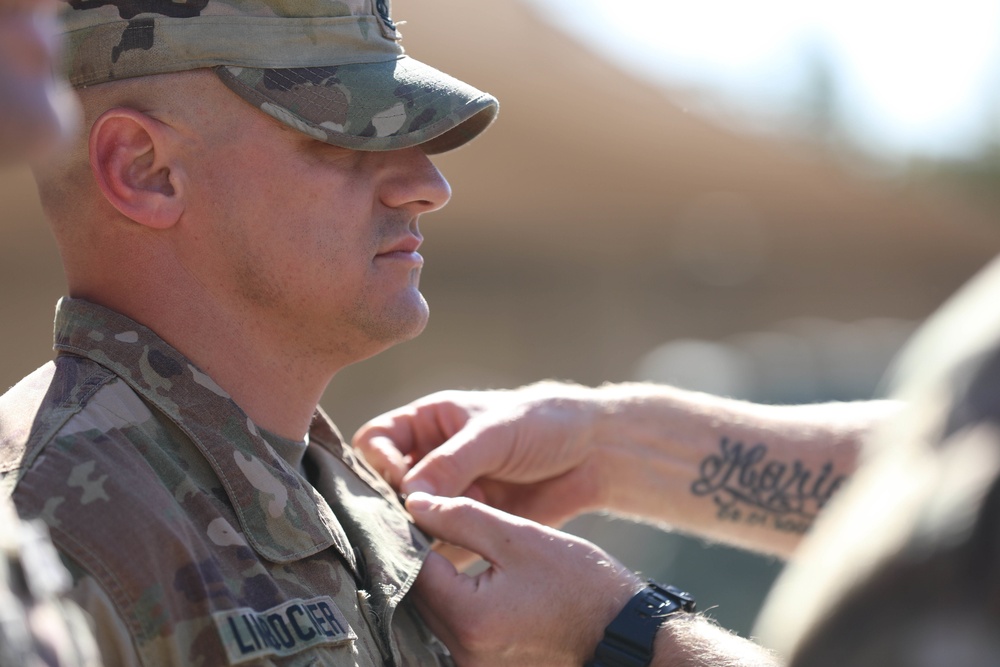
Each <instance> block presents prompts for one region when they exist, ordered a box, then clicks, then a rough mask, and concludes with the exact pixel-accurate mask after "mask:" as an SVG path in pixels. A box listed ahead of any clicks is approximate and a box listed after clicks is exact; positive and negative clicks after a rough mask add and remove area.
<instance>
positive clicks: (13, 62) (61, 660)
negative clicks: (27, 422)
mask: <svg viewBox="0 0 1000 667" xmlns="http://www.w3.org/2000/svg"><path fill="white" fill-rule="evenodd" d="M58 41H59V40H58V28H57V23H56V20H55V3H54V2H49V1H41V0H26V1H20V0H9V1H8V2H5V3H4V4H3V5H0V165H10V164H13V163H15V162H21V161H23V160H27V159H37V158H39V157H40V156H41V155H43V154H44V153H45V152H46V151H50V150H53V149H54V148H55V147H56V146H57V145H58V143H59V141H60V140H61V139H65V138H67V137H68V135H69V134H70V132H71V130H72V128H73V126H74V125H75V121H76V112H77V108H76V104H75V101H74V99H73V97H72V94H71V93H70V92H69V91H68V88H67V87H66V86H65V84H63V83H62V82H61V81H60V80H58V79H57V78H56V77H55V76H53V73H52V72H53V69H54V63H55V59H56V55H57V45H58ZM0 234H2V230H0ZM0 296H2V295H0ZM4 463H7V461H4ZM7 472H9V468H8V466H6V465H5V466H4V467H2V468H0V479H3V478H4V477H5V476H6V473H7ZM68 587H69V574H68V573H67V572H66V570H65V568H63V566H62V564H61V563H60V562H59V557H58V555H57V554H56V552H55V550H54V549H53V548H52V544H51V542H50V541H49V539H48V534H47V531H46V530H45V527H44V524H42V523H40V522H31V523H23V522H21V520H20V519H19V518H18V516H17V515H16V513H15V512H14V508H13V507H12V506H11V504H10V503H9V501H8V499H6V498H4V499H3V500H2V501H0V665H2V666H3V667H21V666H25V665H29V666H35V665H38V666H41V665H49V666H56V665H63V666H66V665H77V666H84V665H90V666H96V665H98V664H99V662H100V660H99V656H98V654H97V647H96V645H95V643H94V640H93V637H92V635H91V632H90V627H89V625H88V619H87V617H86V616H85V615H84V614H83V612H82V611H81V610H80V609H79V608H78V607H77V606H76V605H75V604H73V603H72V602H71V601H69V600H66V599H64V597H63V595H64V594H65V592H66V591H67V590H68Z"/></svg>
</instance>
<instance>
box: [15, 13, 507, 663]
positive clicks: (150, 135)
mask: <svg viewBox="0 0 1000 667" xmlns="http://www.w3.org/2000/svg"><path fill="white" fill-rule="evenodd" d="M62 19H63V20H64V21H65V35H66V37H67V42H68V43H67V45H66V48H67V58H66V61H67V65H68V72H69V77H70V81H71V83H72V84H73V85H74V86H76V87H77V88H78V89H79V92H80V97H81V102H82V108H83V112H84V121H83V129H84V131H83V132H82V133H81V135H80V137H79V139H78V140H77V141H75V142H74V143H73V144H71V145H70V146H68V147H67V148H65V149H64V150H61V151H59V152H58V153H57V154H55V155H53V156H51V158H50V159H48V160H46V161H45V163H44V164H40V165H39V166H37V167H36V176H37V179H38V183H39V191H40V195H41V198H42V204H43V207H44V209H45V211H46V214H47V217H48V218H49V220H50V222H51V225H52V229H53V231H54V234H55V237H56V240H57V243H58V245H59V249H60V253H61V256H62V258H63V262H64V267H65V271H66V275H67V279H68V289H69V297H68V298H65V299H63V300H62V301H61V302H60V304H59V305H58V307H57V313H56V324H55V346H56V350H57V352H58V354H57V357H56V359H55V361H54V362H52V363H49V364H46V365H45V366H44V367H42V368H41V369H39V370H38V371H36V372H35V373H33V374H32V375H30V376H29V377H27V378H25V379H24V380H23V381H22V382H21V383H19V384H18V385H17V386H15V387H14V388H13V389H12V390H10V391H9V392H8V393H7V394H5V395H4V396H3V397H2V398H0V471H2V472H3V474H4V478H3V481H4V484H3V485H2V487H0V488H3V490H4V494H5V495H12V497H13V500H14V502H15V504H16V506H17V509H18V511H19V512H20V514H22V516H25V517H29V518H32V519H40V520H43V521H44V522H45V523H46V524H47V526H48V527H49V529H50V532H51V535H52V539H53V541H54V543H55V545H56V547H57V548H58V549H59V552H60V554H61V556H62V558H63V560H64V561H65V562H66V563H67V564H68V565H69V569H70V572H71V575H72V583H73V588H72V592H71V593H72V597H73V598H74V599H75V600H77V601H78V602H79V603H80V604H81V605H82V606H83V607H84V608H85V609H86V610H87V611H89V612H90V613H91V615H92V616H93V618H94V619H95V621H96V625H97V638H98V641H99V644H100V647H101V651H102V653H103V656H104V659H105V661H106V662H107V663H108V664H123V665H132V664H144V665H168V664H170V665H192V664H200V665H223V664H244V663H252V664H298V665H304V664H330V665H364V666H371V665H438V664H446V663H447V662H448V661H449V659H448V658H447V656H446V652H445V651H444V650H443V649H442V648H441V646H440V644H439V643H438V642H437V641H436V640H434V639H433V637H432V636H431V635H430V634H429V633H428V632H427V630H426V629H425V628H424V625H423V623H422V621H421V619H420V618H419V616H418V615H417V613H416V612H415V611H414V609H413V606H412V604H411V602H410V600H409V598H408V597H406V594H407V592H408V590H409V589H410V587H411V586H412V585H413V583H414V580H415V579H416V577H417V573H418V571H419V570H420V566H421V563H422V560H423V558H424V556H425V555H426V553H427V550H428V548H429V544H428V541H427V539H426V538H425V537H424V536H423V535H421V534H420V533H419V532H418V531H417V530H415V529H414V528H413V527H412V526H411V524H410V522H409V518H408V516H407V514H406V513H405V511H404V510H403V509H402V507H401V506H400V504H399V502H398V500H397V498H396V495H395V493H394V492H392V490H391V489H390V488H388V486H386V485H385V484H384V483H382V482H381V480H379V479H378V477H377V476H376V475H375V474H373V473H372V472H371V471H370V470H369V469H368V468H366V467H365V466H364V465H363V464H362V463H361V462H360V461H359V460H358V458H357V457H356V456H355V455H354V454H353V453H352V451H351V450H350V448H349V447H347V446H346V445H344V444H343V442H342V440H341V438H340V436H339V434H338V433H337V431H336V429H335V427H334V426H333V424H331V423H330V421H329V419H328V418H327V417H326V415H324V414H323V413H322V412H321V411H320V410H319V409H318V408H317V402H318V400H319V397H320V395H321V394H322V392H323V390H324V388H325V387H326V385H327V383H329V382H330V380H331V378H332V377H333V375H334V374H335V373H336V372H337V371H338V370H339V369H340V368H342V367H343V366H344V365H346V364H349V363H353V362H355V361H358V360H360V359H363V358H365V357H367V356H370V355H372V354H375V353H377V352H379V351H381V350H382V349H384V348H386V347H388V346H390V345H392V344H394V343H397V342H399V341H402V340H405V339H407V338H409V337H411V336H414V335H416V334H417V333H419V332H420V330H421V329H422V328H423V326H424V323H425V321H426V318H427V307H426V303H425V302H424V300H423V298H422V296H421V295H420V292H419V289H418V286H419V274H420V269H421V265H422V258H421V257H420V255H419V254H418V252H417V249H418V247H419V245H420V243H421V240H422V237H421V235H420V230H419V227H418V219H419V217H420V216H421V215H422V214H423V213H426V212H429V211H433V210H435V209H437V208H440V207H441V206H443V205H444V204H445V203H446V202H447V200H448V198H449V196H450V192H449V188H448V185H447V182H446V181H445V180H444V179H443V177H442V176H441V175H440V174H439V173H438V171H437V170H436V169H435V168H434V166H433V165H432V164H431V162H430V160H429V158H428V157H427V155H428V154H429V153H433V152H441V151H445V150H449V149H451V148H455V147H457V146H459V145H461V144H464V143H465V142H467V141H469V140H470V139H471V138H473V137H474V136H476V135H477V134H479V133H480V132H482V131H483V130H484V129H485V128H486V127H487V126H488V125H489V124H490V122H491V121H492V120H493V118H494V116H495V115H496V111H497V103H496V100H495V99H494V98H492V97H491V96H489V95H487V94H485V93H482V92H480V91H478V90H476V89H474V88H472V87H470V86H468V85H466V84H463V83H461V82H459V81H456V80H455V79H452V78H450V77H448V76H446V75H444V74H442V73H440V72H438V71H436V70H434V69H432V68H430V67H428V66H426V65H423V64H421V63H419V62H417V61H415V60H412V59H410V58H408V57H407V56H406V55H404V53H403V50H402V47H401V46H400V43H399V40H400V35H399V33H398V32H397V30H396V26H395V24H394V22H393V20H392V18H391V15H390V12H389V6H388V2H384V1H383V0H378V2H374V1H373V0H347V1H345V2H327V1H325V0H305V1H302V0H296V1H294V2H293V1H291V0H265V1H261V0H246V1H240V0H199V1H197V2H173V1H171V0H143V1H139V0H135V1H131V0H116V1H107V2H103V1H102V2H77V1H73V2H69V3H66V4H65V5H64V6H63V15H62ZM6 44H7V42H6V36H5V37H4V40H0V45H3V46H5V45H6ZM2 99H3V100H4V102H7V101H8V99H7V98H6V97H3V98H2Z"/></svg>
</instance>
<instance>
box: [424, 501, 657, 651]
mask: <svg viewBox="0 0 1000 667" xmlns="http://www.w3.org/2000/svg"><path fill="white" fill-rule="evenodd" d="M406 506H407V509H409V510H410V513H411V514H412V515H413V518H414V520H415V521H416V522H417V524H418V525H419V526H420V527H421V528H423V529H424V530H426V531H428V532H429V533H431V534H432V535H435V536H436V537H438V538H439V539H441V540H444V541H446V542H449V543H452V544H455V545H457V546H460V547H463V548H465V549H468V550H470V551H473V552H476V553H478V554H479V555H481V556H482V557H483V558H484V559H486V560H487V561H488V562H489V563H490V567H489V569H487V570H486V571H484V572H482V573H481V574H478V575H475V576H469V575H466V574H461V573H459V572H457V571H456V570H455V568H454V567H453V566H452V565H451V563H449V562H448V561H447V560H446V559H445V558H443V557H441V556H440V555H438V554H436V553H433V552H432V553H431V555H430V557H429V558H428V560H427V562H426V563H424V567H423V569H422V570H421V571H420V576H419V577H418V579H417V582H416V584H415V586H414V588H413V591H412V593H411V595H414V596H415V597H414V602H415V603H416V605H417V607H418V609H419V610H420V612H421V614H422V615H423V617H424V620H425V622H426V623H427V624H428V626H429V627H430V628H431V630H432V631H433V632H434V633H435V634H436V635H437V636H438V637H439V638H440V639H441V640H442V641H443V642H444V643H445V645H446V646H448V648H449V650H450V651H451V652H452V654H453V655H454V657H455V659H456V661H457V662H458V664H459V665H460V666H461V667H501V666H505V665H517V666H518V667H522V666H524V665H545V666H547V667H561V666H563V665H565V666H567V667H569V666H572V667H579V666H580V665H582V664H583V663H584V662H585V661H587V660H589V659H590V658H591V657H593V652H594V649H595V648H596V646H597V643H598V642H599V641H600V640H601V637H602V636H603V634H604V628H605V627H606V626H607V625H608V623H610V622H611V620H612V619H613V618H614V617H615V615H616V614H617V613H618V612H619V611H620V610H621V609H622V608H623V607H624V606H625V603H626V602H628V600H629V598H630V597H631V596H632V595H633V594H634V593H635V592H636V591H638V590H639V589H641V588H642V586H643V582H642V581H640V580H639V578H638V577H637V576H636V575H635V574H633V573H632V572H630V571H628V570H627V569H626V568H625V567H624V566H623V565H621V564H620V563H618V562H617V561H616V560H615V559H613V558H612V557H611V556H609V555H608V554H606V553H605V552H604V551H602V550H601V549H600V548H598V547H597V546H595V545H593V544H591V543H589V542H587V541H585V540H582V539H580V538H577V537H573V536H571V535H567V534H565V533H560V532H558V531H556V530H553V529H551V528H547V527H545V526H541V525H539V524H537V523H534V522H531V521H527V520H524V519H520V518H518V517H514V516H511V515H509V514H505V513H503V512H500V511H498V510H495V509H493V508H490V507H487V506H485V505H482V504H480V503H477V502H475V501H473V500H469V499H466V498H436V497H432V496H428V495H427V494H423V493H419V492H418V493H414V494H413V495H411V496H410V497H409V498H408V499H407V503H406Z"/></svg>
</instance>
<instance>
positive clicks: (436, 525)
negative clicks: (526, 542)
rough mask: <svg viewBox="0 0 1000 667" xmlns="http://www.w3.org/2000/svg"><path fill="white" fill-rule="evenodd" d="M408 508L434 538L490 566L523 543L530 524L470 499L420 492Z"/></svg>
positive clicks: (407, 501)
mask: <svg viewBox="0 0 1000 667" xmlns="http://www.w3.org/2000/svg"><path fill="white" fill-rule="evenodd" d="M406 509H407V510H409V512H410V514H411V515H412V516H413V520H414V521H415V522H416V524H417V525H418V526H420V528H422V529H423V530H425V531H427V532H428V533H430V534H431V535H433V536H434V537H436V538H438V539H440V540H443V541H445V542H448V543H449V544H453V545H455V546H457V547H461V548H463V549H467V550H469V551H472V552H474V553H477V554H479V555H480V556H482V557H483V558H485V559H486V560H488V561H489V562H490V563H493V564H497V563H503V562H505V561H506V560H507V557H508V556H509V555H510V554H511V551H512V550H514V549H516V548H517V545H518V544H519V543H520V540H519V539H518V534H519V532H520V531H521V530H522V529H523V526H525V525H528V524H527V522H526V521H525V520H524V519H520V518H518V517H515V516H511V515H510V514H506V513H505V512H501V511H500V510H496V509H493V508H492V507H490V506H488V505H483V504H482V503H477V502H475V501H473V500H469V499H468V498H441V497H435V496H429V495H427V494H426V493H421V492H416V493H413V494H411V495H410V496H409V497H408V498H407V499H406Z"/></svg>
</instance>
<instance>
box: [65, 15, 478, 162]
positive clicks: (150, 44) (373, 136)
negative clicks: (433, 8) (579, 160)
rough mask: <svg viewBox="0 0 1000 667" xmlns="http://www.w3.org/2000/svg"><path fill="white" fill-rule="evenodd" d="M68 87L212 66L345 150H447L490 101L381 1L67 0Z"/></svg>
mask: <svg viewBox="0 0 1000 667" xmlns="http://www.w3.org/2000/svg"><path fill="white" fill-rule="evenodd" d="M65 3H66V4H65V5H64V9H63V13H62V18H63V21H64V26H65V31H66V49H65V54H66V60H67V63H66V65H67V70H68V71H67V76H68V78H69V80H70V83H71V84H73V85H74V86H76V87H86V86H91V85H95V84H100V83H105V82H108V81H115V80H119V79H127V78H131V77H138V76H147V75H151V74H163V73H167V72H180V71H185V70H191V69H196V68H203V67H210V68H213V70H214V71H215V73H216V74H217V75H218V76H219V78H220V79H221V80H222V82H223V83H225V84H226V85H227V86H228V87H229V88H230V89H232V90H233V91H234V92H236V93H237V94H238V95H239V96H240V97H242V98H243V99H245V100H246V101H247V102H249V103H251V104H253V105H254V106H256V107H258V108H259V109H261V110H262V111H264V112H265V113H267V114H269V115H271V116H273V117H274V118H276V119H278V120H279V121H281V122H283V123H285V124H287V125H289V126H291V127H293V128H295V129H297V130H299V131H301V132H304V133H305V134H307V135H309V136H311V137H313V138H315V139H318V140H320V141H325V142H327V143H330V144H333V145H335V146H342V147H344V148H352V149H356V150H370V151H381V150H393V149H398V148H408V147H410V146H416V145H421V146H422V147H423V148H424V150H426V151H427V152H428V153H440V152H443V151H447V150H450V149H452V148H456V147H458V146H461V145H462V144H464V143H466V142H467V141H469V140H471V139H472V138H474V137H475V136H477V135H478V134H480V133H481V132H482V131H483V130H485V129H486V128H487V127H488V126H489V125H490V123H491V122H492V121H493V119H494V118H495V117H496V114H497V110H498V104H497V101H496V99H495V98H494V97H493V96H491V95H489V94H487V93H484V92H482V91H479V90H477V89H475V88H473V87H472V86H469V85H468V84H466V83H463V82H461V81H459V80H457V79H455V78H452V77H450V76H448V75H447V74H444V73H443V72H440V71H438V70H436V69H434V68H433V67H430V66H428V65H425V64H423V63H421V62H418V61H416V60H414V59H412V58H410V57H409V56H407V55H405V53H404V51H403V47H402V45H401V44H400V39H401V35H400V34H399V31H398V30H397V28H396V24H395V23H394V22H393V20H392V18H391V14H390V0H65Z"/></svg>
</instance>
